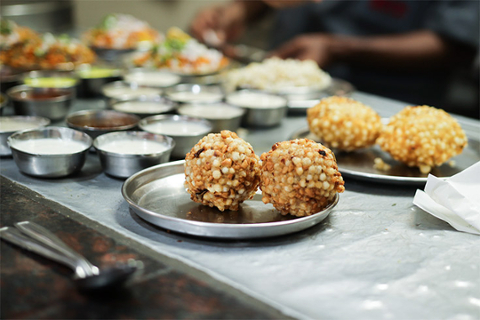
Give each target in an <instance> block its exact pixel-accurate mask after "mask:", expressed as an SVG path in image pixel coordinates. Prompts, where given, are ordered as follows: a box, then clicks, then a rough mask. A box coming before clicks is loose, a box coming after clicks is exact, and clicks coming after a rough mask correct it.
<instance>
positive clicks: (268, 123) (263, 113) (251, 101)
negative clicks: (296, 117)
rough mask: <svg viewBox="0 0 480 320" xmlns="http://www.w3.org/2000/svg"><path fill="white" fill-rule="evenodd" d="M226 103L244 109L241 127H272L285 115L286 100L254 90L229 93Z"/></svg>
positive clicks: (286, 108)
mask: <svg viewBox="0 0 480 320" xmlns="http://www.w3.org/2000/svg"><path fill="white" fill-rule="evenodd" d="M226 102H227V103H228V104H230V105H233V106H237V107H240V108H243V109H245V111H246V112H245V115H244V117H243V119H242V125H244V126H245V127H273V126H276V125H279V124H280V123H281V121H282V119H283V118H284V117H285V115H286V114H287V110H288V100H287V99H286V98H285V97H283V96H280V95H275V94H270V93H264V92H259V91H255V90H239V91H234V92H232V93H229V94H228V95H227V96H226Z"/></svg>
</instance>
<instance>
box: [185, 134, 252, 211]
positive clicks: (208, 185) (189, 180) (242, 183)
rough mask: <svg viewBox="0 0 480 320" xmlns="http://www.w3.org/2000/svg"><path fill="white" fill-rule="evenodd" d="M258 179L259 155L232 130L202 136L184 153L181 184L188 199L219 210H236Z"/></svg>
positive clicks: (250, 193) (250, 196)
mask: <svg viewBox="0 0 480 320" xmlns="http://www.w3.org/2000/svg"><path fill="white" fill-rule="evenodd" d="M259 183H260V159H259V158H258V156H257V155H255V153H254V151H253V149H252V146H251V145H250V144H249V143H247V142H246V141H245V140H243V139H241V138H239V137H238V136H237V134H236V133H235V132H231V131H228V130H224V131H222V132H220V133H216V134H214V133H211V134H209V135H207V136H205V137H203V138H202V139H201V140H200V141H199V142H198V143H197V144H196V145H195V146H194V147H193V148H192V150H191V151H190V152H189V153H187V155H186V157H185V188H187V191H188V192H189V193H190V196H191V199H192V200H193V201H195V202H198V203H202V204H204V205H207V206H210V207H217V208H218V209H219V210H220V211H224V210H234V211H236V210H238V206H239V204H241V203H242V202H243V201H245V200H247V199H251V198H253V196H254V195H255V192H256V191H257V188H258V184H259Z"/></svg>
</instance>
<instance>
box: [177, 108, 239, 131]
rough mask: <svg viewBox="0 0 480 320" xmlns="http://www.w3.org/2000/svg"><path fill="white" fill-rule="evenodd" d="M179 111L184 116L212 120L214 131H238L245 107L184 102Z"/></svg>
mask: <svg viewBox="0 0 480 320" xmlns="http://www.w3.org/2000/svg"><path fill="white" fill-rule="evenodd" d="M177 111H178V113H180V114H181V115H184V116H189V117H194V118H202V119H206V120H208V121H210V122H211V124H212V132H220V131H222V130H230V131H237V130H238V128H239V127H240V123H241V121H242V117H243V115H244V114H245V109H243V108H239V107H235V106H231V105H228V104H226V103H212V104H184V105H180V106H179V107H178V109H177Z"/></svg>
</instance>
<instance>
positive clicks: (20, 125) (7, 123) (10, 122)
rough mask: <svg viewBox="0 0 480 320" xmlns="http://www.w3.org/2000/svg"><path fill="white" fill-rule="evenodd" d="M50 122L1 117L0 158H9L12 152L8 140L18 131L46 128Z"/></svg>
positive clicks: (26, 117) (39, 119)
mask: <svg viewBox="0 0 480 320" xmlns="http://www.w3.org/2000/svg"><path fill="white" fill-rule="evenodd" d="M49 124H50V120H49V119H47V118H43V117H30V116H8V117H0V156H9V155H11V154H12V151H11V150H10V148H9V147H8V144H7V139H8V137H10V136H11V135H12V134H14V133H15V132H17V131H22V130H28V129H36V128H41V127H46V126H48V125H49Z"/></svg>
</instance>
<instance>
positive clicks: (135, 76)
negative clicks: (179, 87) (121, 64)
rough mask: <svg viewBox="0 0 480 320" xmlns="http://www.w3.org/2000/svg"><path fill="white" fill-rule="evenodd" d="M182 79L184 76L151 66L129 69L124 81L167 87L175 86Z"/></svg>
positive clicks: (138, 84)
mask: <svg viewBox="0 0 480 320" xmlns="http://www.w3.org/2000/svg"><path fill="white" fill-rule="evenodd" d="M181 80H182V77H181V76H179V75H176V74H173V73H170V72H166V71H161V70H158V69H149V68H133V69H128V70H127V71H125V72H124V74H123V81H125V82H126V83H128V84H135V85H137V86H147V87H155V88H166V87H171V86H174V85H176V84H178V83H180V81H181Z"/></svg>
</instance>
